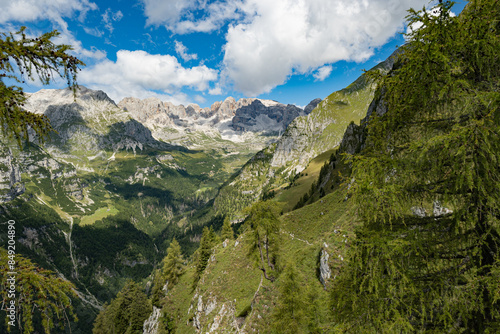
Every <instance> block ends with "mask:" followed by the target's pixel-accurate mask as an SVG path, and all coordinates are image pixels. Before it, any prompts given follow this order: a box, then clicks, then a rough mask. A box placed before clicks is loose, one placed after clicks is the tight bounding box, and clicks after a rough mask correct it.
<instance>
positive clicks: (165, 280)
mask: <svg viewBox="0 0 500 334" xmlns="http://www.w3.org/2000/svg"><path fill="white" fill-rule="evenodd" d="M183 273H184V257H183V256H182V252H181V246H180V245H179V242H177V240H176V239H175V238H174V239H173V240H172V242H171V243H170V245H169V247H168V249H167V256H166V257H165V258H164V259H163V260H162V268H161V270H159V271H158V272H156V274H155V275H156V276H155V281H154V288H153V293H152V302H153V305H156V306H159V301H160V298H161V297H162V295H163V296H164V293H162V290H163V287H164V286H165V284H167V288H168V289H171V288H172V287H173V286H174V285H175V284H177V282H178V281H179V277H180V276H181V275H182V274H183Z"/></svg>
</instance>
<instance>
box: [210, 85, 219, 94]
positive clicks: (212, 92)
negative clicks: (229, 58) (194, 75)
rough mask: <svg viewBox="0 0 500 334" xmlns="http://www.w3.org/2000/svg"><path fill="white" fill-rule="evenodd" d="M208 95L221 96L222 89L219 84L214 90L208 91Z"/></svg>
mask: <svg viewBox="0 0 500 334" xmlns="http://www.w3.org/2000/svg"><path fill="white" fill-rule="evenodd" d="M208 94H210V95H222V88H221V87H220V85H219V84H216V85H215V87H214V88H212V89H209V90H208Z"/></svg>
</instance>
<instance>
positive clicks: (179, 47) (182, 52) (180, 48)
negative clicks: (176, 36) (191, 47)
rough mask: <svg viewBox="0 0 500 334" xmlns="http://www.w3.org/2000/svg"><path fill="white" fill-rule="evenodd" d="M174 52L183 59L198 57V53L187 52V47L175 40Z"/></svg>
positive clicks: (188, 59)
mask: <svg viewBox="0 0 500 334" xmlns="http://www.w3.org/2000/svg"><path fill="white" fill-rule="evenodd" d="M175 52H177V54H178V55H179V56H180V57H181V58H182V59H183V60H184V61H190V60H195V59H198V55H197V54H196V53H188V52H187V48H186V47H185V46H184V44H182V42H179V41H175Z"/></svg>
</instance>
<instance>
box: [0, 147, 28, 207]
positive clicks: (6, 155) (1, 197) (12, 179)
mask: <svg viewBox="0 0 500 334" xmlns="http://www.w3.org/2000/svg"><path fill="white" fill-rule="evenodd" d="M25 190H26V189H25V187H24V184H23V183H21V168H20V164H19V162H18V161H17V160H16V159H15V158H14V156H13V154H12V151H11V149H10V148H7V149H4V150H3V152H2V154H1V156H0V203H3V202H8V201H11V200H13V199H14V198H16V197H17V196H19V195H21V194H23V193H24V191H25Z"/></svg>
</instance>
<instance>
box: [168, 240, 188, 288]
mask: <svg viewBox="0 0 500 334" xmlns="http://www.w3.org/2000/svg"><path fill="white" fill-rule="evenodd" d="M183 263H184V257H183V256H182V252H181V246H180V245H179V243H178V242H177V240H176V239H175V238H174V239H173V240H172V242H171V243H170V246H169V247H168V249H167V257H165V259H163V277H164V279H165V281H166V282H168V285H169V286H172V285H175V284H177V282H178V281H179V277H180V276H181V275H182V273H183V272H184V264H183Z"/></svg>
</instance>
